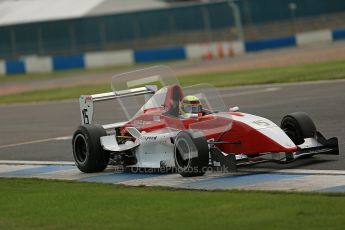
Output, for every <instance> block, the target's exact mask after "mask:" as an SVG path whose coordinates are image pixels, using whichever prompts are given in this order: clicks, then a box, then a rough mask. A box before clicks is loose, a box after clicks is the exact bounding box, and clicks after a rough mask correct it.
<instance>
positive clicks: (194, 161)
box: [174, 131, 209, 177]
mask: <svg viewBox="0 0 345 230" xmlns="http://www.w3.org/2000/svg"><path fill="white" fill-rule="evenodd" d="M174 158H175V165H176V168H177V170H178V173H180V175H181V176H183V177H193V176H202V175H204V174H205V172H206V171H207V166H208V163H209V148H208V144H207V141H206V139H205V137H204V136H203V135H202V133H201V132H194V133H191V132H186V131H181V132H179V133H178V134H177V136H176V138H175V142H174Z"/></svg>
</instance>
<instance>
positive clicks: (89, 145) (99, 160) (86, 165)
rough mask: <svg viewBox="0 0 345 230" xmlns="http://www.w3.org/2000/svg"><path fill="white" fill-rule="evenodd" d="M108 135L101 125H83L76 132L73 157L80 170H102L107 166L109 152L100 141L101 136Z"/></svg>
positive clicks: (86, 171)
mask: <svg viewBox="0 0 345 230" xmlns="http://www.w3.org/2000/svg"><path fill="white" fill-rule="evenodd" d="M106 135H107V133H106V131H105V129H104V128H103V127H102V126H100V125H82V126H79V127H78V129H77V130H76V131H75V132H74V135H73V139H72V146H73V157H74V161H75V164H76V166H77V167H78V168H79V170H80V171H82V172H85V173H93V172H101V171H103V170H104V169H105V168H106V167H107V165H108V163H109V158H110V157H109V152H107V151H105V150H104V149H103V148H102V146H101V142H100V138H101V137H102V136H106Z"/></svg>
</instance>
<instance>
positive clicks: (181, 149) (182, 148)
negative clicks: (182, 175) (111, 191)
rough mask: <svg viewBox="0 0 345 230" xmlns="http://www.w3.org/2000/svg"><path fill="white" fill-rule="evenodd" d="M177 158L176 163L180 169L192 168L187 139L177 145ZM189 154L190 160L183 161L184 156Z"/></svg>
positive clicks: (179, 141)
mask: <svg viewBox="0 0 345 230" xmlns="http://www.w3.org/2000/svg"><path fill="white" fill-rule="evenodd" d="M174 152H175V158H176V163H177V166H178V167H179V168H182V169H186V168H188V167H189V166H190V162H191V157H190V155H191V151H190V147H189V145H188V142H187V140H185V139H178V140H177V142H176V145H175V151H174ZM187 154H188V159H187V160H183V157H182V156H183V155H187Z"/></svg>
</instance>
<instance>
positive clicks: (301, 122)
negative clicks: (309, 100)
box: [280, 112, 316, 145]
mask: <svg viewBox="0 0 345 230" xmlns="http://www.w3.org/2000/svg"><path fill="white" fill-rule="evenodd" d="M280 127H281V129H282V130H284V131H285V133H286V134H287V135H288V136H289V137H290V139H291V140H292V141H293V142H294V143H295V145H300V144H303V143H304V139H305V138H310V137H314V136H315V133H316V127H315V124H314V122H313V120H312V119H311V118H310V117H309V116H308V114H306V113H304V112H295V113H291V114H289V115H286V116H285V117H284V118H283V119H282V122H281V126H280Z"/></svg>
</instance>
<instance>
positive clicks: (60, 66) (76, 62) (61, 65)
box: [52, 54, 85, 71]
mask: <svg viewBox="0 0 345 230" xmlns="http://www.w3.org/2000/svg"><path fill="white" fill-rule="evenodd" d="M52 61H53V70H54V71H56V70H66V69H82V68H85V62H84V55H83V54H79V55H72V56H54V57H53V58H52Z"/></svg>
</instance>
